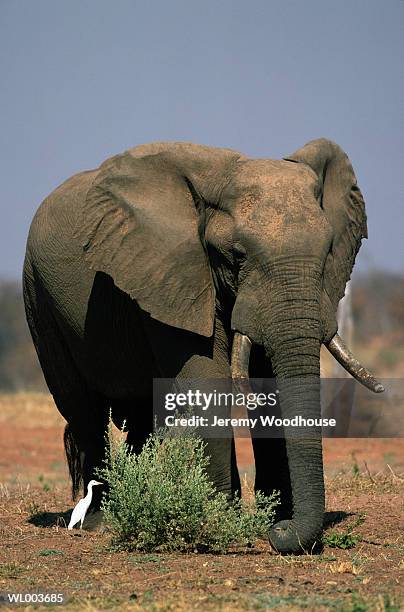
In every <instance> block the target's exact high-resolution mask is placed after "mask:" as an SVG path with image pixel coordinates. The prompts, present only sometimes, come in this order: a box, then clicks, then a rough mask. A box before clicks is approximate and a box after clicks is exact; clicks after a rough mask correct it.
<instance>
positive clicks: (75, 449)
mask: <svg viewBox="0 0 404 612" xmlns="http://www.w3.org/2000/svg"><path fill="white" fill-rule="evenodd" d="M54 399H55V403H56V405H57V407H58V409H59V411H60V412H61V413H62V414H63V415H64V416H65V418H67V425H66V429H65V435H64V441H65V450H66V456H67V460H68V464H69V471H70V475H71V478H72V485H73V486H72V489H73V497H75V495H76V494H77V492H78V488H79V486H80V482H82V484H83V493H84V494H86V493H87V485H88V483H89V482H90V480H92V479H93V478H95V479H98V478H99V477H98V476H97V474H96V470H97V469H99V468H101V467H102V466H103V461H104V458H105V447H106V441H105V436H106V431H107V426H108V403H107V401H106V400H105V399H104V398H102V397H100V396H99V395H98V394H96V393H94V392H92V391H89V390H88V389H86V387H85V386H83V387H81V389H80V390H78V389H76V390H74V391H71V392H69V393H66V392H63V393H55V392H54ZM104 490H105V489H104V488H103V487H94V488H93V496H92V501H91V506H90V508H89V510H88V512H87V516H86V520H85V523H84V526H85V528H86V529H88V528H92V527H93V526H96V525H97V524H98V522H99V520H100V518H101V517H100V516H99V512H98V511H99V509H100V506H101V498H102V494H103V491H104ZM91 515H96V516H93V517H92V520H91V521H90V518H91Z"/></svg>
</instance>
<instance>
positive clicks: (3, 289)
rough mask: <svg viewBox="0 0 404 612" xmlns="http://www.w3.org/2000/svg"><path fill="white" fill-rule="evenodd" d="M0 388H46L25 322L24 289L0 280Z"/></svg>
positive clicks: (16, 389) (13, 389) (37, 389)
mask: <svg viewBox="0 0 404 612" xmlns="http://www.w3.org/2000/svg"><path fill="white" fill-rule="evenodd" d="M0 389H1V390H2V391H8V392H10V391H19V390H30V391H44V390H45V389H46V385H45V382H44V379H43V375H42V371H41V368H40V366H39V363H38V358H37V356H36V353H35V349H34V346H33V344H32V340H31V336H30V333H29V330H28V326H27V323H26V320H25V312H24V303H23V299H22V289H21V287H20V285H19V284H18V283H17V282H14V281H0Z"/></svg>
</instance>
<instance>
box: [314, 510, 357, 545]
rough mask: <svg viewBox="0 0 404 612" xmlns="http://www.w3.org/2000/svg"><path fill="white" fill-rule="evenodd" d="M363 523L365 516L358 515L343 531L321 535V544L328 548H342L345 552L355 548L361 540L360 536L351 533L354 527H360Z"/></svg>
mask: <svg viewBox="0 0 404 612" xmlns="http://www.w3.org/2000/svg"><path fill="white" fill-rule="evenodd" d="M364 521H365V516H364V515H363V514H360V515H359V516H358V518H357V519H356V521H355V522H354V523H352V524H351V525H348V527H347V528H346V529H345V531H343V532H341V533H336V532H335V531H334V532H331V533H328V534H324V535H323V544H325V545H326V546H330V548H342V549H344V550H347V549H349V548H355V546H356V545H357V544H358V542H360V541H361V540H362V536H361V535H354V534H353V533H352V532H353V530H354V529H355V527H358V526H359V525H362V523H364Z"/></svg>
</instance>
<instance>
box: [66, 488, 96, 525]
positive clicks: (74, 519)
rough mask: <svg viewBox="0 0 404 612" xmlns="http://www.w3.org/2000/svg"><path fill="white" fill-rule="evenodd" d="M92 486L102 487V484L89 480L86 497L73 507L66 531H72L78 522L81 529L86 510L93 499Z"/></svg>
mask: <svg viewBox="0 0 404 612" xmlns="http://www.w3.org/2000/svg"><path fill="white" fill-rule="evenodd" d="M94 485H102V482H98V480H90V482H89V483H88V486H87V495H86V496H85V497H83V498H82V499H81V500H80V501H79V502H78V504H77V505H76V506H75V508H74V510H73V512H72V516H71V518H70V523H69V526H68V529H73V527H74V526H75V525H76V523H78V522H79V521H80V529H82V527H83V521H84V517H85V516H86V513H87V510H88V508H89V507H90V504H91V500H92V497H93V486H94Z"/></svg>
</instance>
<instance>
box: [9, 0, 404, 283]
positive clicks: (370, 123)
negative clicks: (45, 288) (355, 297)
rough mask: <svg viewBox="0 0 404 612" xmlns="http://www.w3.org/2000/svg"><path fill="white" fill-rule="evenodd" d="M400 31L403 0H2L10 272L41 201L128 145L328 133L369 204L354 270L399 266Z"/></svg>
mask: <svg viewBox="0 0 404 612" xmlns="http://www.w3.org/2000/svg"><path fill="white" fill-rule="evenodd" d="M403 26H404V2H403V1H402V0H385V1H382V0H355V1H353V0H340V1H339V2H335V1H334V0H249V1H248V2H246V1H245V0H233V1H230V0H215V1H213V0H204V2H200V1H199V0H187V1H185V0H166V1H164V0H159V1H157V0H142V1H141V2H138V1H136V0H114V1H111V0H108V1H106V0H64V1H63V0H59V1H55V0H35V2H33V1H32V0H1V3H0V74H1V84H2V86H1V91H0V105H1V106H0V111H1V112H0V122H1V125H0V128H1V129H0V134H1V139H2V147H1V150H2V161H1V166H2V185H3V190H2V201H1V209H2V216H1V223H0V276H2V277H9V278H14V277H16V278H18V277H19V276H20V274H21V267H22V261H23V256H24V250H25V241H26V236H27V233H28V228H29V224H30V221H31V219H32V216H33V214H34V212H35V210H36V208H37V207H38V205H39V203H40V202H41V200H42V199H43V198H44V197H45V196H46V195H47V194H48V193H49V192H50V191H52V190H53V189H54V188H55V187H56V186H57V185H58V184H59V183H60V182H61V181H63V180H64V179H65V178H67V177H68V176H70V175H71V174H73V173H75V172H77V171H80V170H83V169H88V168H93V167H96V166H97V165H99V164H100V163H101V162H102V161H103V160H104V159H106V158H107V157H109V156H111V155H113V154H115V153H119V152H121V151H122V150H124V149H126V148H128V147H131V146H135V145H136V144H139V143H143V142H152V141H156V140H187V141H193V142H197V143H204V144H209V145H214V146H226V147H231V148H234V149H237V150H240V151H242V152H243V153H245V154H248V155H251V156H253V157H267V158H268V157H273V158H279V157H282V156H284V155H286V154H288V153H291V152H292V151H294V150H295V149H296V148H298V147H300V146H302V145H303V144H304V143H305V142H307V141H308V140H311V139H313V138H318V137H322V136H325V137H328V138H331V139H333V140H335V141H336V142H338V143H339V144H340V145H341V146H342V147H343V148H344V149H345V150H346V151H347V153H348V154H349V156H350V158H351V160H352V162H353V165H354V168H355V171H356V174H357V177H358V182H359V185H360V187H361V189H362V192H363V194H364V196H365V200H366V203H367V211H368V225H369V240H368V241H367V242H365V243H364V246H363V247H362V249H361V252H360V254H359V256H358V266H357V269H359V270H360V271H365V270H367V269H370V268H374V267H377V268H387V269H390V270H394V271H404V247H403V226H404V223H403V221H404V206H403V145H402V142H403V127H402V126H403V124H404V118H403V108H404V106H403V82H404V81H403V65H404V62H403V38H404V37H403V36H402V32H403Z"/></svg>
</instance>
